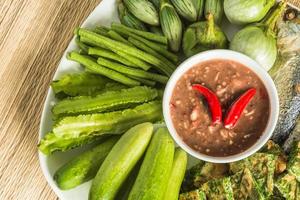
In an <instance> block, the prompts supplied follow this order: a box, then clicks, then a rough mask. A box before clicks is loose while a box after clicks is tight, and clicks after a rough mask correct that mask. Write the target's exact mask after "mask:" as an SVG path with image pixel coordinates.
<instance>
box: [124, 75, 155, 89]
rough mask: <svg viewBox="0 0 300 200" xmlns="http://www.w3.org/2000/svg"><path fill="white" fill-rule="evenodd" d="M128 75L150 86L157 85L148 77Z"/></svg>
mask: <svg viewBox="0 0 300 200" xmlns="http://www.w3.org/2000/svg"><path fill="white" fill-rule="evenodd" d="M127 76H128V77H129V78H132V79H134V80H137V81H139V82H141V83H143V84H144V85H148V86H151V87H153V86H155V84H156V83H155V82H154V81H150V80H148V79H144V78H139V77H136V76H132V75H127Z"/></svg>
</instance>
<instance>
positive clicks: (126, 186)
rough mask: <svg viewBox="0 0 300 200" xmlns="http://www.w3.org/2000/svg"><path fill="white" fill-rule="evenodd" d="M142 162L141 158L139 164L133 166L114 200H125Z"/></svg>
mask: <svg viewBox="0 0 300 200" xmlns="http://www.w3.org/2000/svg"><path fill="white" fill-rule="evenodd" d="M142 161H143V157H142V158H141V159H140V160H139V162H138V163H137V164H136V165H135V167H134V168H133V170H131V172H130V174H129V175H128V177H127V179H126V180H125V181H124V182H123V184H122V186H121V188H120V190H119V191H118V194H117V196H116V198H115V199H117V200H127V199H128V196H129V193H130V191H131V188H132V186H133V184H134V181H135V179H136V177H137V175H138V173H139V170H140V168H141V165H142Z"/></svg>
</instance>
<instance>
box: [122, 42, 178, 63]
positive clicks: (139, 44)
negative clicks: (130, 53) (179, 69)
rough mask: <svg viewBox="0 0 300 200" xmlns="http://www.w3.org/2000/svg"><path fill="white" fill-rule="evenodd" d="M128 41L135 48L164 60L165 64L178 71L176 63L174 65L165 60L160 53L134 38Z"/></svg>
mask: <svg viewBox="0 0 300 200" xmlns="http://www.w3.org/2000/svg"><path fill="white" fill-rule="evenodd" d="M128 41H129V42H131V43H132V44H133V45H134V46H136V47H137V48H139V49H141V50H143V51H145V52H147V53H150V54H151V55H153V56H155V57H157V58H159V59H160V60H162V61H163V62H164V63H166V64H167V65H168V66H170V67H172V69H176V65H174V63H172V62H171V61H169V60H168V59H167V58H165V57H164V56H162V55H160V54H159V53H157V52H156V51H154V50H153V49H151V48H150V47H148V46H147V45H146V44H144V43H143V42H141V41H139V40H136V39H134V38H132V37H129V38H128Z"/></svg>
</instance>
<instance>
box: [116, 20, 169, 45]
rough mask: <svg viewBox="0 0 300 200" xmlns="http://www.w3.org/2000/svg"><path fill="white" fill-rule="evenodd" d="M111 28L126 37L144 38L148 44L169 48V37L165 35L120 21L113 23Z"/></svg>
mask: <svg viewBox="0 0 300 200" xmlns="http://www.w3.org/2000/svg"><path fill="white" fill-rule="evenodd" d="M111 28H112V30H115V31H116V32H119V33H120V34H122V35H124V36H126V37H129V36H131V37H135V38H142V39H144V41H147V44H152V45H155V46H157V47H160V48H162V49H166V48H167V46H166V44H167V38H166V37H164V36H160V35H157V34H154V33H151V32H145V31H139V30H135V29H132V28H129V27H126V26H124V25H122V24H118V23H112V24H111Z"/></svg>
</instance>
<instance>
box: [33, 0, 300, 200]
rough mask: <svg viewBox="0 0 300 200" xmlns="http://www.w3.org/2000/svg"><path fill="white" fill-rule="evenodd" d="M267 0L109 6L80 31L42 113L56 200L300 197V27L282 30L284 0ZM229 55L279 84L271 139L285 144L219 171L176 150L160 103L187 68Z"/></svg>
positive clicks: (43, 152) (47, 171)
mask: <svg viewBox="0 0 300 200" xmlns="http://www.w3.org/2000/svg"><path fill="white" fill-rule="evenodd" d="M204 2H205V3H204ZM264 2H265V1H262V0H251V1H248V3H247V5H244V4H243V3H242V1H241V0H224V1H223V0H206V1H203V0H185V1H182V0H151V1H146V0H123V1H122V0H103V1H102V2H101V3H100V4H99V5H98V6H97V7H96V8H95V10H94V11H93V12H92V13H91V14H90V15H89V17H88V18H87V19H86V20H85V22H84V23H83V24H82V26H81V27H80V28H77V29H75V30H74V34H75V36H74V38H73V39H72V41H71V42H70V44H69V46H68V47H67V49H66V51H65V53H64V55H63V56H62V58H61V61H60V64H59V66H58V68H57V71H56V73H55V76H54V81H53V82H52V84H51V88H50V89H49V91H48V95H47V98H46V101H45V105H44V109H43V113H42V119H41V125H40V132H39V139H40V142H39V145H38V148H39V158H40V164H41V168H42V170H43V173H44V175H45V177H46V179H47V181H48V183H49V185H50V186H51V188H52V189H53V190H54V192H55V193H56V194H57V196H58V197H59V198H60V199H63V200H69V199H72V200H76V199H78V200H83V199H91V200H94V199H95V200H96V199H118V200H119V199H120V200H121V199H131V200H135V199H151V200H154V199H166V200H173V199H174V200H175V199H178V198H179V199H181V200H189V199H196V200H198V199H199V200H200V199H203V200H204V199H206V198H207V199H239V198H240V199H243V198H245V199H265V198H269V197H273V196H272V195H275V196H276V198H277V197H278V198H281V199H297V198H298V197H299V198H300V183H298V182H297V181H300V180H299V179H300V166H298V165H300V160H299V157H300V156H299V152H300V144H299V142H298V143H297V142H295V141H299V139H300V136H299V125H300V124H299V117H298V121H297V116H298V115H299V110H300V105H299V103H298V102H300V101H299V95H298V94H299V93H300V92H299V77H298V76H297V74H298V75H299V74H300V73H298V72H299V67H298V66H299V65H297V63H299V62H300V58H299V57H300V56H299V55H298V54H297V53H299V52H300V50H299V45H297V44H298V43H300V39H299V35H298V34H299V33H300V26H299V27H298V25H299V24H298V25H297V23H299V21H297V20H299V18H298V19H296V23H295V24H296V25H295V24H292V23H291V24H289V23H283V22H282V20H281V23H282V24H281V27H280V31H279V33H278V29H279V28H278V27H277V21H278V19H279V18H281V16H282V14H283V13H284V12H285V9H286V2H281V3H279V4H276V6H274V5H275V0H269V1H267V2H268V3H267V4H266V3H264ZM237 5H240V7H238V6H237ZM247 9H248V10H247ZM249 9H250V10H251V9H253V10H256V11H255V12H256V13H255V12H248V11H249ZM141 10H142V11H143V12H141ZM224 10H225V12H224ZM241 11H242V12H241ZM292 12H295V11H292ZM292 12H289V13H288V15H287V16H285V17H287V18H288V17H291V16H292V15H293V13H292ZM296 12H297V11H296ZM240 13H246V14H244V15H243V16H240V15H239V14H240ZM253 13H254V14H253ZM225 15H226V17H225ZM292 17H293V16H292ZM227 18H228V19H229V20H227ZM296 18H297V17H296ZM257 22H259V23H257ZM158 25H160V26H158ZM281 30H282V31H281ZM277 33H278V37H277ZM253 36H255V37H253ZM290 36H291V37H290ZM253 38H254V39H253ZM291 38H292V39H291ZM226 48H230V49H231V50H235V51H238V52H241V53H244V54H246V55H248V56H249V57H251V58H252V59H254V60H256V62H257V63H259V64H260V66H262V67H263V68H264V69H265V70H266V71H269V74H270V75H271V76H272V78H273V79H274V82H275V84H276V86H277V89H278V90H279V98H280V100H281V105H280V109H281V112H282V113H283V114H281V115H280V117H279V125H278V126H277V127H276V130H275V132H274V135H273V138H272V139H273V140H274V141H276V143H280V145H281V146H279V145H277V144H275V143H274V142H272V141H269V142H268V143H267V144H266V145H265V147H264V148H263V149H261V150H260V151H259V152H258V153H255V154H254V155H252V156H251V157H249V158H246V159H243V160H241V161H239V162H235V163H231V164H224V165H222V164H220V165H215V164H212V163H207V162H206V163H205V162H203V161H200V160H197V159H195V158H193V157H191V156H188V155H187V153H186V152H184V151H183V150H182V149H180V148H179V147H177V145H176V144H175V142H174V141H173V139H172V138H171V136H170V134H169V132H168V130H167V128H166V127H165V124H164V122H163V116H162V105H161V101H162V96H163V90H164V86H165V84H166V83H167V82H168V79H169V77H170V76H171V74H172V73H173V71H174V70H175V69H176V67H177V66H178V65H179V64H180V63H181V62H182V61H184V60H185V59H187V58H189V57H191V56H193V55H195V54H197V53H199V52H202V51H206V50H210V49H226ZM277 48H278V49H277ZM261 55H263V56H261ZM298 56H299V57H298ZM274 63H275V64H274ZM83 66H84V67H83ZM280 74H285V75H284V77H282V76H280ZM295 82H296V86H295V84H294V83H295ZM287 83H288V84H287ZM286 87H289V88H294V87H295V91H294V90H293V91H290V90H288V89H286ZM297 88H298V89H297ZM287 93H288V94H290V95H285V94H287ZM282 102H284V103H285V104H284V103H282ZM287 108H288V110H286V109H287ZM294 126H295V128H294ZM282 149H284V151H285V152H290V151H291V154H290V156H289V157H287V156H286V154H285V153H283V150H282ZM257 161H258V162H261V163H262V165H256V164H255V163H257ZM249 164H250V165H251V166H249ZM252 164H253V165H252ZM266 167H267V169H268V170H267V171H268V173H265V168H266ZM189 168H190V170H188V171H186V169H189ZM149 174H151V176H150V177H149V176H148V175H149ZM275 175H276V179H274V176H275ZM266 177H267V178H266ZM273 179H274V180H273ZM289 181H290V182H289ZM247 183H249V184H251V188H250V189H249V188H247V187H246V186H245V184H247ZM158 185H159V187H157V186H158ZM243 186H244V187H245V188H243ZM273 188H275V189H274V190H275V191H273ZM243 189H245V190H247V191H246V192H245V191H244V190H243ZM250 190H251V191H250ZM249 193H250V194H251V195H250V196H249ZM274 198H275V197H274Z"/></svg>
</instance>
